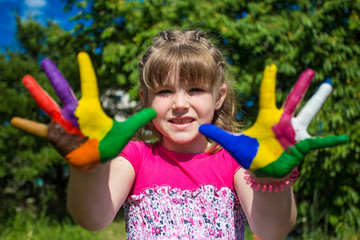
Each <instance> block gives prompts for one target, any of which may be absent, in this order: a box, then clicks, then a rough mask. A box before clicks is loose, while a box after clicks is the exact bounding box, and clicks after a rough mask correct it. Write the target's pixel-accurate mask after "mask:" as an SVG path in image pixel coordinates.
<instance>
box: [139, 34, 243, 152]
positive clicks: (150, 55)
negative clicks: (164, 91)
mask: <svg viewBox="0 0 360 240" xmlns="http://www.w3.org/2000/svg"><path fill="white" fill-rule="evenodd" d="M225 68H226V64H225V61H224V59H223V56H222V54H221V52H220V51H219V49H217V48H216V47H215V46H214V45H213V44H212V43H211V41H210V40H209V39H208V38H207V36H206V34H205V33H204V32H203V31H194V30H189V31H185V32H182V31H178V30H173V31H170V30H166V31H162V32H160V34H159V35H158V36H157V37H155V39H154V42H153V45H152V46H151V47H150V48H149V49H148V50H147V51H146V52H145V54H144V55H143V57H142V59H141V61H140V63H139V70H140V85H141V88H142V89H143V90H144V99H145V103H144V105H145V107H147V106H146V105H147V104H148V102H147V94H148V90H149V89H156V88H157V87H159V86H163V85H164V83H165V81H166V79H167V78H168V76H169V72H170V71H176V72H177V73H178V77H179V78H178V79H179V80H180V81H186V82H187V83H193V82H197V83H198V82H199V81H200V82H201V83H206V84H210V86H212V87H220V86H222V85H223V84H225V85H226V87H227V95H226V98H225V100H224V102H223V104H222V106H221V108H220V109H218V110H215V113H214V117H213V120H212V124H214V125H216V126H217V127H219V128H222V129H224V130H226V131H228V132H235V131H236V130H237V127H238V124H237V122H236V121H235V119H234V114H235V111H236V99H235V95H234V91H233V88H232V86H231V82H230V80H229V79H228V78H227V76H226V74H225V72H226V71H225ZM145 129H146V130H150V131H151V132H152V133H153V134H154V135H155V137H156V138H157V139H158V140H159V141H161V134H160V132H159V131H158V130H157V129H156V128H155V126H154V125H153V124H152V123H151V122H150V123H148V124H147V125H146V126H145ZM208 141H209V142H212V141H211V140H210V139H208ZM220 148H221V147H220V146H219V145H217V144H216V143H214V142H212V144H211V146H210V147H209V148H208V151H209V152H216V151H218V150H219V149H220Z"/></svg>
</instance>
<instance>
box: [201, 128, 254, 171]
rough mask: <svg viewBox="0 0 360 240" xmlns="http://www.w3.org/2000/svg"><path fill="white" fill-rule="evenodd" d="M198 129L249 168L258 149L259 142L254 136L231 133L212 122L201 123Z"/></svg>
mask: <svg viewBox="0 0 360 240" xmlns="http://www.w3.org/2000/svg"><path fill="white" fill-rule="evenodd" d="M199 131H200V133H202V134H203V135H205V136H206V137H208V138H211V139H212V140H214V141H215V142H217V143H218V144H220V145H221V146H223V147H224V148H225V150H226V151H228V152H229V153H230V154H231V155H232V156H233V157H234V158H235V160H236V161H237V162H238V163H239V164H240V165H241V166H242V167H244V168H245V169H249V168H250V165H251V163H252V161H253V159H254V157H255V156H256V154H257V152H258V149H259V142H258V141H257V139H256V138H252V137H249V136H246V135H233V134H230V133H228V132H226V131H224V130H222V129H220V128H218V127H216V126H214V125H212V124H203V125H201V126H200V128H199Z"/></svg>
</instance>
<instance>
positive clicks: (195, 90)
mask: <svg viewBox="0 0 360 240" xmlns="http://www.w3.org/2000/svg"><path fill="white" fill-rule="evenodd" d="M189 92H190V93H202V92H205V91H204V89H201V88H191V89H190V91H189Z"/></svg>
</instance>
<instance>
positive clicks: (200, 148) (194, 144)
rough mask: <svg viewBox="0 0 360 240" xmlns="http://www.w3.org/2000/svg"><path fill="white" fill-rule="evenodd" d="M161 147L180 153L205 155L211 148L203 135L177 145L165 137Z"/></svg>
mask: <svg viewBox="0 0 360 240" xmlns="http://www.w3.org/2000/svg"><path fill="white" fill-rule="evenodd" d="M161 145H162V146H163V147H165V148H166V149H167V150H170V151H173V152H179V153H193V154H198V153H204V152H206V149H207V148H208V147H209V145H210V143H209V142H208V141H207V140H206V138H205V137H204V136H203V135H199V136H198V137H197V138H195V139H194V140H192V141H191V142H188V143H176V142H173V141H171V140H170V139H168V138H165V137H163V139H162V141H161Z"/></svg>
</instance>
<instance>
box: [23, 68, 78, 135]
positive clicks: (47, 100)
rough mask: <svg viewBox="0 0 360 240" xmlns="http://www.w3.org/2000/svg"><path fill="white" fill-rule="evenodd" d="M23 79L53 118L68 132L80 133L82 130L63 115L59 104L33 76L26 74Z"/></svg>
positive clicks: (41, 105) (31, 92) (37, 100)
mask: <svg viewBox="0 0 360 240" xmlns="http://www.w3.org/2000/svg"><path fill="white" fill-rule="evenodd" d="M22 80H23V84H24V86H25V87H26V89H27V90H28V91H29V93H30V94H31V95H32V97H33V98H34V99H35V101H36V103H37V104H38V105H39V107H40V108H41V109H42V110H43V111H44V112H45V113H47V114H48V115H49V117H50V118H51V119H52V120H54V121H55V122H57V123H58V124H59V125H61V126H62V127H63V128H64V129H65V130H66V131H67V132H69V133H76V134H80V131H79V130H78V129H77V128H76V127H74V126H73V125H72V123H71V122H70V121H68V120H66V119H65V118H64V117H63V116H62V114H61V111H60V107H59V105H57V103H56V102H55V101H54V100H53V99H52V98H51V97H50V96H49V94H48V93H47V92H46V91H45V90H44V89H42V88H41V87H40V85H39V84H38V83H37V82H36V80H35V79H34V78H33V77H32V76H30V75H26V76H24V77H23V79H22Z"/></svg>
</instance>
